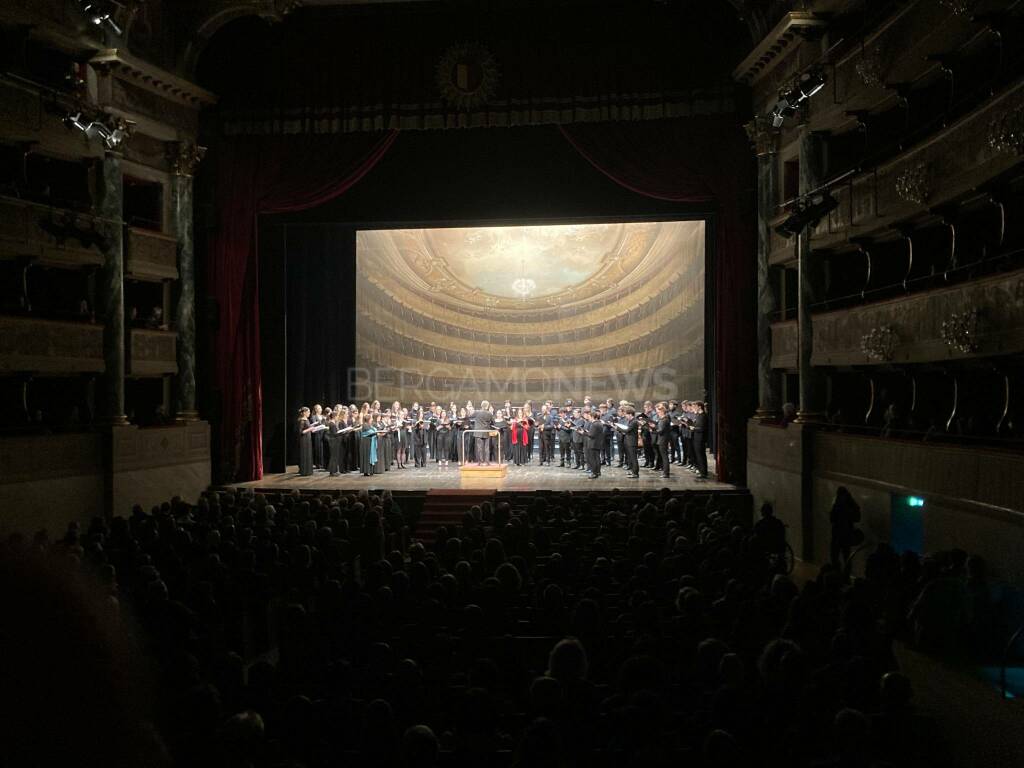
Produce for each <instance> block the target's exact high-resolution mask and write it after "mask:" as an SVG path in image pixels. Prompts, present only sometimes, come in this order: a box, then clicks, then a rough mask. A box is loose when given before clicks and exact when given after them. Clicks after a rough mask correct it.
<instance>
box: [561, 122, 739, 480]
mask: <svg viewBox="0 0 1024 768" xmlns="http://www.w3.org/2000/svg"><path fill="white" fill-rule="evenodd" d="M561 130H562V133H563V135H564V136H565V137H566V139H568V140H569V143H570V144H572V146H574V147H575V148H576V150H577V151H578V152H579V153H580V154H581V155H582V156H583V157H584V158H586V159H587V160H588V161H589V162H590V163H591V164H592V165H593V166H594V167H595V168H596V169H597V170H599V171H601V173H603V174H605V175H606V176H607V177H608V178H610V179H612V180H613V181H615V182H616V183H618V184H620V185H621V186H623V187H625V188H626V189H629V190H632V191H633V192H636V193H637V194H641V195H646V196H647V197H653V198H657V199H659V200H670V201H674V202H684V203H695V204H712V205H714V206H715V209H716V211H717V215H716V222H715V234H716V254H715V261H714V270H715V285H716V286H717V293H718V295H717V296H716V297H715V304H714V309H715V316H714V317H715V352H716V354H715V360H716V371H715V384H716V387H715V389H716V391H715V392H714V395H713V396H714V401H713V403H712V405H713V406H714V407H715V408H716V410H715V414H716V421H715V426H716V431H717V435H718V444H717V446H718V454H717V458H718V468H719V477H720V478H721V479H722V480H726V481H736V480H740V479H742V478H743V477H744V476H745V474H746V472H745V470H746V466H745V462H746V449H745V446H746V420H747V418H748V417H749V416H750V414H751V413H752V412H753V409H754V406H755V404H756V398H757V393H756V387H755V384H754V382H755V381H756V377H755V376H754V365H755V344H756V335H755V327H754V323H755V320H754V301H755V292H756V288H755V274H756V270H755V269H754V265H755V257H756V255H755V250H754V243H755V240H754V237H755V224H754V204H753V201H754V197H753V187H754V175H753V161H752V157H751V153H750V151H749V148H748V143H747V138H746V135H745V133H744V131H743V130H742V128H741V127H740V126H739V125H738V124H737V122H736V121H735V119H734V118H730V117H690V118H683V119H673V120H651V121H646V122H634V123H586V124H576V125H567V126H562V128H561Z"/></svg>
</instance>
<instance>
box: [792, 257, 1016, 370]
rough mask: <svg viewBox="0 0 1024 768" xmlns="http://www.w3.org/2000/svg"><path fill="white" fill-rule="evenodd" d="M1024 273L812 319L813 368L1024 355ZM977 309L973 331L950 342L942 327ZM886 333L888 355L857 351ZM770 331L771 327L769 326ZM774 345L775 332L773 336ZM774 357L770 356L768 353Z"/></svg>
mask: <svg viewBox="0 0 1024 768" xmlns="http://www.w3.org/2000/svg"><path fill="white" fill-rule="evenodd" d="M1022 296H1024V269H1020V270H1016V271H1014V272H1009V273H1005V274H999V275H993V276H991V277H988V278H985V279H982V280H977V281H974V282H971V283H965V284H963V285H960V286H953V287H949V288H943V289H938V290H933V291H928V292H923V293H918V294H912V295H910V296H906V297H901V298H897V299H890V300H888V301H882V302H877V303H875V304H869V305H866V306H862V307H856V308H852V309H845V310H836V311H834V312H823V313H821V314H817V315H815V316H814V321H813V322H814V342H813V351H812V355H811V364H812V365H833V366H834V365H866V364H880V363H930V362H941V361H945V360H954V359H963V358H969V357H978V356H983V357H984V356H992V355H1012V354H1018V353H1020V352H1022V351H1024V302H1022ZM973 310H976V311H977V324H976V328H975V331H974V333H972V334H970V335H969V337H965V338H964V339H962V340H961V341H962V342H963V344H962V345H956V344H953V343H952V341H954V340H952V339H949V338H948V336H949V333H948V330H947V332H946V333H945V335H944V331H943V324H944V323H947V324H948V323H951V322H952V321H954V320H955V319H956V318H957V317H962V316H963V315H964V314H965V313H968V312H971V311H973ZM882 329H891V332H892V334H893V343H892V345H891V349H889V350H887V354H885V355H882V356H873V357H872V356H868V355H867V354H866V353H865V352H864V350H863V349H862V346H863V341H864V339H865V337H866V336H868V335H869V334H871V333H872V332H873V331H877V330H882ZM773 330H774V326H773ZM773 342H774V333H773ZM773 359H774V354H773Z"/></svg>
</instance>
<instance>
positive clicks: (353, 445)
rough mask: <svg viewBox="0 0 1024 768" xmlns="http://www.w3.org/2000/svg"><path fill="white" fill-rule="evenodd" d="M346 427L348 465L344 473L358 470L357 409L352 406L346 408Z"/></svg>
mask: <svg viewBox="0 0 1024 768" xmlns="http://www.w3.org/2000/svg"><path fill="white" fill-rule="evenodd" d="M348 426H349V427H350V431H349V433H348V434H347V435H345V439H346V441H347V444H348V465H347V466H346V467H345V468H344V469H345V471H346V472H356V471H358V470H359V432H360V427H359V409H358V408H356V407H355V406H354V405H350V406H349V408H348Z"/></svg>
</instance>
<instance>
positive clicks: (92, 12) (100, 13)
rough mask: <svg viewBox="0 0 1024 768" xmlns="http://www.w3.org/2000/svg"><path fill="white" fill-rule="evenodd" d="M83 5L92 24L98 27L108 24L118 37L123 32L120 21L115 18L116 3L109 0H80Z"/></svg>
mask: <svg viewBox="0 0 1024 768" xmlns="http://www.w3.org/2000/svg"><path fill="white" fill-rule="evenodd" d="M78 2H79V3H80V4H81V6H82V13H84V14H85V16H86V18H88V19H89V21H90V22H91V23H92V24H95V25H96V26H97V27H98V26H101V25H103V24H106V25H107V26H108V27H110V29H111V31H113V33H114V34H115V35H117V36H118V37H120V36H121V35H122V34H123V32H122V30H121V27H120V26H119V25H118V23H117V22H116V21H115V20H114V4H113V3H111V2H109V0H78Z"/></svg>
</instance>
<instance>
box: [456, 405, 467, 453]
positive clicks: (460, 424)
mask: <svg viewBox="0 0 1024 768" xmlns="http://www.w3.org/2000/svg"><path fill="white" fill-rule="evenodd" d="M468 418H469V417H468V416H467V411H466V409H465V408H460V409H459V419H458V421H457V422H456V423H455V450H456V452H457V455H456V457H455V458H456V460H457V461H458V462H459V464H465V463H466V441H467V438H465V437H463V435H464V434H465V432H466V430H467V429H469V421H468Z"/></svg>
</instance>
